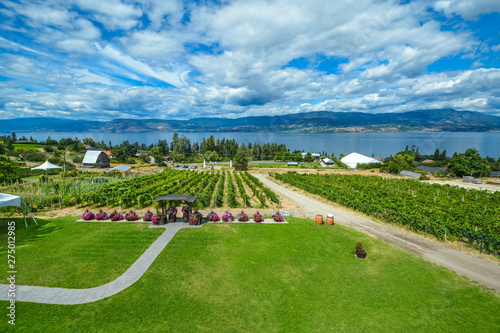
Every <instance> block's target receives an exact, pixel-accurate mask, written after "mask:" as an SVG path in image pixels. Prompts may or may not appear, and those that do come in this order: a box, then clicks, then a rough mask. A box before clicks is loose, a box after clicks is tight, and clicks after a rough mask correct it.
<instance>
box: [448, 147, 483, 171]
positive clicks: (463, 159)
mask: <svg viewBox="0 0 500 333" xmlns="http://www.w3.org/2000/svg"><path fill="white" fill-rule="evenodd" d="M448 168H449V170H450V171H451V173H452V174H453V175H455V176H456V177H463V176H471V175H472V176H474V177H484V176H489V174H490V170H489V169H488V162H487V161H486V160H485V159H484V158H482V157H481V155H479V152H478V151H477V150H476V149H474V148H470V149H467V150H466V151H465V153H463V154H458V155H457V156H453V158H452V159H451V160H450V163H449V164H448Z"/></svg>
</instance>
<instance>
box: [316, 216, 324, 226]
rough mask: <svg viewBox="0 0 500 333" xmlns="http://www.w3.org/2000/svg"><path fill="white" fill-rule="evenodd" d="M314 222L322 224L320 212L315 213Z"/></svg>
mask: <svg viewBox="0 0 500 333" xmlns="http://www.w3.org/2000/svg"><path fill="white" fill-rule="evenodd" d="M316 224H323V215H321V214H317V215H316Z"/></svg>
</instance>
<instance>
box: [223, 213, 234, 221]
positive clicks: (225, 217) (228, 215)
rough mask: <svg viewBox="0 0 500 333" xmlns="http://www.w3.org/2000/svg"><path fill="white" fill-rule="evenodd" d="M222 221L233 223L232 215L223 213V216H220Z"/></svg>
mask: <svg viewBox="0 0 500 333" xmlns="http://www.w3.org/2000/svg"><path fill="white" fill-rule="evenodd" d="M222 221H224V222H233V221H234V218H233V214H231V213H230V212H225V213H224V214H222Z"/></svg>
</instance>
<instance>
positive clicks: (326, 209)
mask: <svg viewBox="0 0 500 333" xmlns="http://www.w3.org/2000/svg"><path fill="white" fill-rule="evenodd" d="M254 176H255V177H257V178H259V179H260V181H262V182H263V183H264V184H265V185H266V186H268V187H269V188H270V189H272V190H273V191H275V192H276V193H277V194H278V195H279V196H280V197H281V196H284V197H286V198H287V199H288V200H290V201H291V202H293V203H294V204H295V205H296V206H297V207H298V208H297V209H296V210H293V211H291V213H292V215H293V216H306V217H310V218H314V216H315V215H316V214H323V216H325V215H326V214H334V216H335V222H336V223H339V224H342V225H345V226H348V227H351V228H354V229H356V230H359V231H362V232H364V233H366V234H369V235H372V236H375V237H377V238H380V239H382V240H384V241H386V242H388V243H390V244H392V245H395V246H398V247H400V248H402V249H404V250H407V251H409V252H411V253H414V254H416V255H418V256H420V257H422V258H423V259H425V260H427V261H430V262H432V263H435V264H438V265H441V266H443V267H446V268H448V269H451V270H452V271H455V272H457V273H458V274H460V275H463V276H465V277H467V278H469V279H470V280H473V281H477V282H478V283H480V284H482V285H485V286H487V287H489V288H492V289H494V290H496V291H497V292H500V265H498V264H495V263H492V262H488V261H485V260H482V259H479V258H476V257H473V256H471V255H468V254H466V253H463V252H460V251H457V250H453V249H449V248H447V247H445V246H443V245H441V244H438V243H435V242H432V241H429V240H426V239H422V238H419V237H416V236H412V235H409V234H406V233H403V232H401V231H398V230H396V229H394V228H391V227H389V226H386V225H383V224H380V223H377V222H375V221H372V220H369V219H366V218H363V217H360V216H357V215H354V214H352V213H349V212H346V211H343V210H340V209H337V208H335V207H333V206H331V205H328V204H325V203H322V202H320V201H318V200H315V199H312V198H309V197H307V196H305V195H303V194H300V193H298V192H296V191H292V190H290V189H288V188H285V187H283V186H281V185H279V184H276V183H275V182H273V181H271V180H270V179H268V178H267V174H262V173H260V174H258V173H254Z"/></svg>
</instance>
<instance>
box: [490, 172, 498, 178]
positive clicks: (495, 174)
mask: <svg viewBox="0 0 500 333" xmlns="http://www.w3.org/2000/svg"><path fill="white" fill-rule="evenodd" d="M490 177H500V171H492V172H491V174H490Z"/></svg>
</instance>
